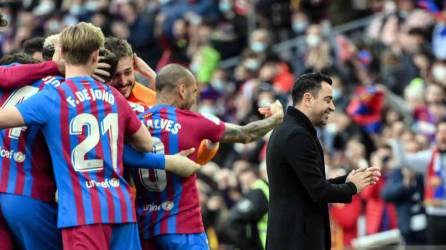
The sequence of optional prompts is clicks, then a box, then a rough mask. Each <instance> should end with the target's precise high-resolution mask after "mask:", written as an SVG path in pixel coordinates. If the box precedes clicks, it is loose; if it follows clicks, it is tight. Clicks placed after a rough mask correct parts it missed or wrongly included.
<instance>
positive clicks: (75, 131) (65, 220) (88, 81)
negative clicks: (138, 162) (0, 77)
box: [17, 76, 141, 227]
mask: <svg viewBox="0 0 446 250" xmlns="http://www.w3.org/2000/svg"><path fill="white" fill-rule="evenodd" d="M17 108H18V110H19V111H20V113H21V114H22V116H23V119H24V120H25V123H26V124H27V125H38V126H39V127H40V128H41V129H42V132H43V135H44V137H45V140H46V142H47V145H48V148H49V150H50V153H51V157H52V162H53V166H54V167H53V169H54V174H55V179H56V185H57V189H58V198H59V211H58V226H59V227H72V226H79V225H87V224H96V223H101V224H107V223H127V222H135V221H136V215H135V209H134V202H133V200H132V198H131V197H130V190H129V185H128V183H127V182H126V181H125V179H124V178H123V177H122V173H123V164H122V155H123V144H124V136H125V135H132V134H134V133H136V131H137V130H138V129H139V128H140V126H141V122H140V121H139V120H138V118H137V117H136V115H135V114H134V113H133V111H132V109H131V108H130V106H129V105H128V104H127V101H126V100H125V98H124V97H123V96H122V95H121V94H120V93H119V92H118V91H117V90H115V89H114V88H111V87H109V86H107V85H105V84H102V83H99V82H96V81H95V80H93V78H91V77H89V76H80V77H72V78H67V79H66V81H65V82H64V83H63V84H61V85H60V86H59V87H57V88H45V89H44V90H43V91H41V92H39V93H38V94H35V95H34V96H32V97H31V98H29V99H28V100H26V101H25V102H23V103H22V104H19V105H18V106H17Z"/></svg>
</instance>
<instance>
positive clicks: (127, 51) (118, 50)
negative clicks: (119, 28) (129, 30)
mask: <svg viewBox="0 0 446 250" xmlns="http://www.w3.org/2000/svg"><path fill="white" fill-rule="evenodd" d="M104 47H105V48H106V49H108V50H110V51H111V52H113V53H114V54H115V55H116V57H117V58H118V60H121V58H123V57H127V56H129V57H132V56H133V50H132V46H131V45H130V44H129V43H128V42H127V41H126V40H125V39H122V38H118V37H114V36H110V37H107V38H105V44H104Z"/></svg>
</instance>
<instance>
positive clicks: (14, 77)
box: [0, 61, 60, 88]
mask: <svg viewBox="0 0 446 250" xmlns="http://www.w3.org/2000/svg"><path fill="white" fill-rule="evenodd" d="M58 74H60V73H59V67H58V65H57V64H56V63H55V62H54V61H48V62H42V63H34V64H22V65H16V66H12V67H0V87H1V88H17V87H22V86H25V85H28V84H31V83H33V82H35V81H37V80H39V79H41V78H44V77H46V76H49V75H58Z"/></svg>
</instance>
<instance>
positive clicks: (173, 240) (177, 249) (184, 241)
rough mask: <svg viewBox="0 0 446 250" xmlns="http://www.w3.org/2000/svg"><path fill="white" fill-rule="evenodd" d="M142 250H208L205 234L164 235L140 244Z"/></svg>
mask: <svg viewBox="0 0 446 250" xmlns="http://www.w3.org/2000/svg"><path fill="white" fill-rule="evenodd" d="M142 249H143V250H183V249H188V250H209V244H208V239H207V237H206V234H205V233H199V234H164V235H159V236H155V237H153V238H151V239H148V240H144V241H143V242H142Z"/></svg>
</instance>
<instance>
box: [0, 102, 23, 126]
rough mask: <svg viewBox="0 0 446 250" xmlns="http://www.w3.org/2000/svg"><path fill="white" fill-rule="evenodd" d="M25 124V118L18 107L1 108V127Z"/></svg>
mask: <svg viewBox="0 0 446 250" xmlns="http://www.w3.org/2000/svg"><path fill="white" fill-rule="evenodd" d="M24 125H25V120H24V119H23V117H22V114H21V113H20V112H19V110H18V109H17V108H16V107H7V108H4V109H1V110H0V128H2V129H3V128H13V127H19V126H24Z"/></svg>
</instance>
